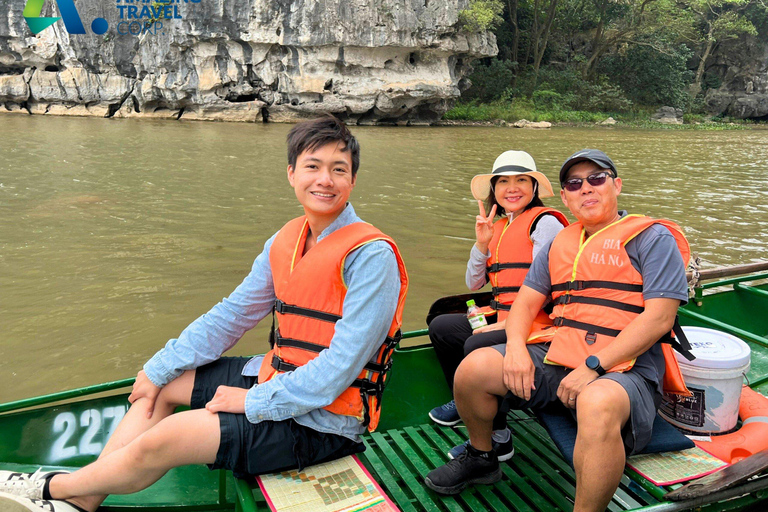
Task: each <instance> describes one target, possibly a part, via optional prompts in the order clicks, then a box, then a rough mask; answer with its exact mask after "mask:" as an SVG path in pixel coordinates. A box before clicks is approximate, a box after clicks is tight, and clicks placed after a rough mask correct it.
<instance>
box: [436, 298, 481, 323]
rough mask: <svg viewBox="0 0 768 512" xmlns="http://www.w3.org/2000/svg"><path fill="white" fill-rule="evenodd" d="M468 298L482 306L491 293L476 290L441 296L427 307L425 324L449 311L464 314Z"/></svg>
mask: <svg viewBox="0 0 768 512" xmlns="http://www.w3.org/2000/svg"><path fill="white" fill-rule="evenodd" d="M470 299H474V301H475V304H477V306H478V307H481V308H482V307H484V306H487V305H489V304H490V303H491V299H493V294H492V293H491V292H477V293H462V294H461V295H449V296H448V297H441V298H439V299H437V300H436V301H435V302H433V303H432V305H431V306H430V307H429V313H427V325H429V324H430V323H431V322H432V320H433V319H434V318H435V317H436V316H440V315H447V314H450V313H464V314H466V312H467V301H468V300H470Z"/></svg>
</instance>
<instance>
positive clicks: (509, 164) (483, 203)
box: [429, 151, 568, 460]
mask: <svg viewBox="0 0 768 512" xmlns="http://www.w3.org/2000/svg"><path fill="white" fill-rule="evenodd" d="M470 187H471V189H472V195H473V196H474V198H475V199H477V202H478V208H479V211H480V214H479V215H478V216H477V217H476V221H475V238H476V241H475V245H474V246H473V247H472V251H471V252H470V257H469V262H468V263H467V273H466V284H467V287H468V288H469V289H470V290H479V289H480V288H482V287H483V286H485V285H486V284H487V283H488V282H489V281H490V282H491V284H492V286H493V289H492V292H493V295H494V300H493V301H492V302H491V308H493V309H494V310H496V311H497V322H496V323H494V324H490V325H488V326H486V327H481V328H479V329H475V330H474V331H473V330H472V327H471V326H470V325H469V321H468V320H467V317H466V316H465V315H462V314H448V315H440V316H438V317H437V318H435V319H434V320H432V322H431V323H430V325H429V337H430V340H431V341H432V344H433V346H434V347H435V353H436V354H437V358H438V360H439V361H440V365H441V367H442V369H443V373H444V374H445V378H446V380H447V381H448V385H449V386H450V387H451V389H453V374H454V373H455V371H456V368H458V366H459V363H460V362H461V360H462V359H463V358H464V356H465V355H466V354H469V353H470V352H472V351H473V350H475V349H477V348H480V347H487V346H493V345H497V344H500V343H504V342H505V341H506V333H505V332H504V323H505V319H506V315H507V312H508V311H509V308H510V305H511V304H512V301H514V299H515V297H516V296H517V290H518V289H519V287H520V286H521V285H522V283H523V280H524V279H525V275H526V274H527V273H528V267H529V266H530V264H531V262H532V261H533V258H534V257H535V256H536V254H538V252H539V250H540V249H541V248H542V247H543V246H545V245H547V244H548V243H550V242H551V241H552V239H554V238H555V235H557V233H559V232H560V230H561V229H563V227H564V226H567V225H568V221H567V220H566V218H565V216H564V215H563V214H562V213H560V212H558V211H557V210H555V209H553V208H547V207H545V206H544V204H543V203H542V201H541V198H542V197H551V196H553V195H554V192H553V191H552V185H551V184H550V182H549V180H548V179H547V177H546V176H545V175H544V174H543V173H541V172H539V171H538V170H537V169H536V162H534V160H533V157H531V155H529V154H528V153H526V152H525V151H505V152H504V153H502V154H501V155H499V157H498V158H497V159H496V161H495V162H494V163H493V170H492V172H490V173H486V174H478V175H477V176H475V177H474V178H472V183H471V185H470ZM486 212H488V213H487V214H486ZM497 215H499V216H501V219H499V220H497V221H495V222H494V218H495V217H496V216H497ZM537 320H538V321H539V322H542V323H546V322H549V323H551V320H549V318H548V316H547V315H546V313H544V312H543V311H542V313H541V314H540V315H539V318H537ZM538 327H540V326H537V328H538ZM429 416H430V418H432V420H433V421H435V422H436V423H439V424H441V425H455V424H457V423H458V422H459V421H461V418H460V417H459V414H458V412H457V411H456V405H455V403H454V402H453V401H450V402H448V403H447V404H445V405H442V406H440V407H435V408H434V409H432V411H430V413H429ZM501 416H502V417H500V421H498V422H494V423H495V424H494V429H495V430H494V448H495V449H496V451H497V455H498V457H499V460H507V459H509V458H510V457H511V456H512V453H513V451H514V450H513V449H512V441H511V436H510V434H509V430H507V428H506V422H505V421H504V418H503V415H501ZM496 423H498V425H496ZM497 427H498V430H496V429H497ZM464 449H465V448H464V445H460V446H458V447H456V448H454V449H453V450H451V451H450V452H449V456H451V458H453V457H454V456H457V455H458V454H459V453H461V452H462V451H463V450H464Z"/></svg>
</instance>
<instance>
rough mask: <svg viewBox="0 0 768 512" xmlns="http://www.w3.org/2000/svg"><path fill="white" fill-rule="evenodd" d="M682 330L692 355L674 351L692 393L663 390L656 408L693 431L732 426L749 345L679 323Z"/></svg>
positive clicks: (736, 416) (708, 431)
mask: <svg viewBox="0 0 768 512" xmlns="http://www.w3.org/2000/svg"><path fill="white" fill-rule="evenodd" d="M683 331H684V332H685V335H686V337H687V338H688V341H689V342H690V343H691V352H693V355H694V356H696V359H694V360H693V361H688V360H687V359H685V358H684V357H683V356H682V355H680V354H676V355H677V361H678V363H679V364H680V371H681V372H682V373H683V378H684V379H685V384H686V386H688V389H689V390H691V392H692V393H693V396H692V397H682V396H678V395H672V394H665V395H664V401H663V403H662V405H661V409H660V410H659V412H661V414H662V415H663V416H664V417H665V418H666V419H667V420H668V421H669V422H670V423H672V424H673V425H675V426H676V427H678V428H681V429H683V430H688V431H691V432H695V433H702V434H715V433H723V432H728V431H730V430H733V429H734V428H735V427H736V422H737V421H738V419H739V399H740V398H741V386H742V384H743V382H744V375H745V374H746V373H747V372H748V371H749V354H750V350H749V345H747V344H746V343H744V342H743V341H741V340H740V339H739V338H737V337H735V336H731V335H730V334H727V333H724V332H721V331H716V330H714V329H707V328H705V327H683Z"/></svg>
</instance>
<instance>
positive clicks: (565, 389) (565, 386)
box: [557, 364, 598, 409]
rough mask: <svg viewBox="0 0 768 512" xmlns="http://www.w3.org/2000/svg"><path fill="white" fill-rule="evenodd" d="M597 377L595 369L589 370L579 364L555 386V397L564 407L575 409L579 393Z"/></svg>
mask: <svg viewBox="0 0 768 512" xmlns="http://www.w3.org/2000/svg"><path fill="white" fill-rule="evenodd" d="M597 377H598V375H597V372H596V371H594V370H590V369H589V368H587V367H586V365H583V364H582V365H580V366H579V367H578V368H576V369H575V370H573V371H572V372H571V373H569V374H568V375H566V376H565V378H564V379H563V380H561V381H560V386H559V387H558V388H557V398H559V399H560V401H561V402H563V404H564V405H565V406H566V407H569V408H571V409H575V408H576V400H577V399H578V397H579V394H580V393H581V392H582V391H584V388H586V387H587V385H588V384H589V383H590V382H592V381H594V380H595V379H597Z"/></svg>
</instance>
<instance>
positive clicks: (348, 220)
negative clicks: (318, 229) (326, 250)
mask: <svg viewBox="0 0 768 512" xmlns="http://www.w3.org/2000/svg"><path fill="white" fill-rule="evenodd" d="M355 222H361V219H360V217H358V216H357V214H356V213H355V209H354V208H352V203H347V206H346V207H345V208H344V210H343V211H342V212H341V213H340V214H339V216H338V217H336V220H334V221H333V222H331V225H330V226H328V227H327V228H325V229H324V230H323V232H322V233H320V236H318V237H317V241H318V242H319V241H320V240H322V239H323V238H325V237H326V236H328V235H330V234H331V233H333V232H334V231H336V230H337V229H341V228H343V227H345V226H349V225H350V224H354V223H355Z"/></svg>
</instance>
